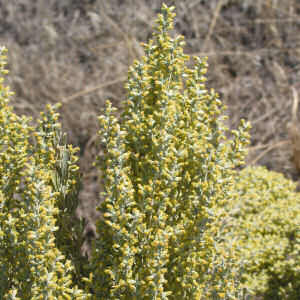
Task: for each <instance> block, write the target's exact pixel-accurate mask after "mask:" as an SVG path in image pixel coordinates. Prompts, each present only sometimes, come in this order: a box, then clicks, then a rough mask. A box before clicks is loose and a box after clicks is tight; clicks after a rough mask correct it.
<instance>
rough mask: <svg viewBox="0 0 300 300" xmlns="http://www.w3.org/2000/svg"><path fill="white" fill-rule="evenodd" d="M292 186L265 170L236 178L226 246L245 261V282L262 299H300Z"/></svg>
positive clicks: (297, 208) (297, 202)
mask: <svg viewBox="0 0 300 300" xmlns="http://www.w3.org/2000/svg"><path fill="white" fill-rule="evenodd" d="M295 187H296V185H295V183H293V182H292V181H290V180H288V179H286V178H284V177H283V175H281V174H279V173H275V172H269V171H268V170H266V169H265V168H262V167H257V168H246V169H245V170H243V171H242V172H241V173H240V174H239V176H238V177H237V178H236V181H235V184H234V185H233V187H232V195H233V197H232V199H231V200H230V202H229V206H228V210H229V212H230V215H231V217H232V219H231V220H229V226H228V230H229V232H228V234H227V235H226V236H225V242H227V243H228V244H230V245H231V247H235V248H236V250H237V251H238V255H239V256H240V257H243V258H244V260H245V261H244V263H245V274H244V275H243V281H244V282H245V285H246V286H247V287H249V288H250V289H251V290H252V293H253V294H254V295H256V296H261V297H262V298H263V299H274V300H276V299H278V300H279V299H289V300H296V299H299V295H300V219H299V216H300V194H299V193H296V192H295Z"/></svg>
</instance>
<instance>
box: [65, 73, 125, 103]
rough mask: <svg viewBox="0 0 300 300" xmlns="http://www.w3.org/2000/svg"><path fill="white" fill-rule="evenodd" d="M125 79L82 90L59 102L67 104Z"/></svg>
mask: <svg viewBox="0 0 300 300" xmlns="http://www.w3.org/2000/svg"><path fill="white" fill-rule="evenodd" d="M126 78H127V77H125V76H124V77H121V78H118V79H115V80H111V81H107V82H104V83H100V84H98V85H96V86H93V87H91V88H89V89H87V90H84V91H81V92H78V93H75V94H73V95H71V96H68V97H65V98H63V99H61V100H60V101H59V102H61V103H62V104H64V103H69V102H70V101H72V100H74V99H76V98H78V97H81V96H84V95H86V94H90V93H93V92H96V91H97V90H99V89H102V88H104V87H107V86H110V85H113V84H116V83H119V82H122V81H125V80H126Z"/></svg>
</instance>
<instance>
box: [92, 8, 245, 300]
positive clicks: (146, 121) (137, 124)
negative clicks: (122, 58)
mask: <svg viewBox="0 0 300 300" xmlns="http://www.w3.org/2000/svg"><path fill="white" fill-rule="evenodd" d="M172 11H173V8H168V7H167V6H165V5H163V8H162V14H161V15H159V18H158V20H157V25H156V26H155V33H154V34H153V38H154V40H150V41H149V43H148V44H146V45H144V51H145V56H144V57H143V58H142V59H141V61H140V62H138V61H135V62H134V64H133V66H132V67H130V69H129V73H128V83H127V84H126V89H127V91H128V93H127V98H126V100H125V101H124V102H123V109H124V112H123V114H122V120H121V122H118V120H117V119H116V117H114V115H113V113H114V111H115V110H116V109H115V108H113V107H112V106H111V104H110V102H109V101H108V102H107V103H106V108H105V110H104V114H103V115H102V116H100V118H99V123H100V126H101V131H100V134H99V140H100V142H101V145H102V147H103V150H104V154H103V155H101V156H100V157H99V158H98V164H99V165H100V167H101V171H102V174H103V179H104V184H105V193H104V194H105V200H104V201H103V203H102V204H101V206H100V208H99V209H100V211H101V212H102V216H103V219H101V220H99V221H98V223H97V230H98V234H99V238H98V239H97V240H96V243H95V246H94V251H93V266H94V268H95V272H94V276H95V293H96V298H97V299H232V298H236V297H241V296H238V291H239V289H238V283H239V281H238V278H237V277H238V276H237V273H238V269H239V267H238V265H237V263H236V261H232V260H234V259H235V258H234V257H231V254H230V253H224V251H222V249H221V248H219V243H218V240H219V235H220V230H221V223H222V218H223V216H222V214H221V210H220V207H221V206H222V205H223V204H224V201H225V199H226V195H227V191H228V184H229V183H230V182H231V181H232V176H233V171H232V170H233V168H234V167H235V166H236V165H237V164H239V163H240V162H241V161H242V159H243V156H244V152H245V151H244V147H245V145H246V144H247V143H248V133H247V129H248V128H249V124H248V123H246V122H243V121H242V123H241V127H240V128H239V130H238V131H233V134H234V136H235V138H234V139H233V141H226V135H227V132H228V129H227V128H226V126H225V125H224V120H225V117H224V116H223V115H222V113H223V111H224V106H223V104H222V102H221V101H220V100H219V98H218V94H217V93H216V92H215V91H214V90H211V91H210V92H208V91H207V90H206V88H205V85H204V82H205V77H204V74H205V73H206V68H207V63H206V59H199V58H197V57H195V67H194V69H189V68H187V67H186V66H185V62H186V61H188V59H189V57H188V55H185V54H184V53H183V49H182V47H183V45H184V41H183V37H182V36H179V37H176V38H172V37H171V36H170V35H169V31H170V30H171V29H172V27H173V24H172V21H173V17H174V15H175V14H174V13H173V12H172Z"/></svg>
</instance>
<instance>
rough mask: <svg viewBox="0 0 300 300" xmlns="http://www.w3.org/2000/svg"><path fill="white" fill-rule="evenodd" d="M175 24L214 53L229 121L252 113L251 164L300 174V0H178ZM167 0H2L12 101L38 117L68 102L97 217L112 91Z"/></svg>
mask: <svg viewBox="0 0 300 300" xmlns="http://www.w3.org/2000/svg"><path fill="white" fill-rule="evenodd" d="M164 2H165V3H166V4H168V5H175V6H176V13H177V17H176V18H175V32H176V34H182V35H184V36H185V37H186V44H187V45H186V48H185V51H186V52H187V53H188V54H190V55H198V56H200V57H203V56H208V58H209V60H208V62H209V64H210V68H209V71H208V81H207V86H208V88H215V89H216V90H217V91H218V92H219V94H220V95H221V99H222V100H223V101H224V102H225V103H226V105H227V106H228V115H229V120H228V126H229V127H230V128H234V127H237V125H238V122H239V120H240V118H246V119H247V120H250V121H251V123H252V125H253V128H252V131H251V148H250V153H249V155H248V158H247V164H259V165H265V166H267V168H268V169H271V170H275V171H279V172H282V173H284V174H285V175H286V176H287V177H288V178H292V179H294V180H298V179H299V178H300V176H299V173H298V172H299V170H300V138H299V133H298V127H299V124H300V123H299V124H298V106H297V104H298V94H299V93H300V1H299V0H202V1H201V0H177V1H164ZM161 4H162V1H159V0H124V1H122V0H109V1H107V0H52V1H48V0H37V1H35V0H9V1H8V0H0V44H1V45H4V46H6V47H7V48H8V50H9V54H8V69H9V70H10V71H11V72H10V75H9V76H8V79H7V80H8V83H9V85H10V86H11V89H12V90H13V91H14V92H15V93H16V95H15V96H14V97H13V98H12V100H11V102H12V104H13V105H14V107H15V110H16V111H17V112H18V113H19V114H26V115H32V116H33V117H34V119H35V118H36V117H37V116H38V115H39V111H41V110H44V107H45V104H47V103H56V102H62V103H63V106H62V108H61V110H60V113H61V122H62V124H63V129H64V130H65V131H66V132H67V133H68V140H69V142H70V143H72V144H74V145H76V146H80V148H81V153H80V154H81V158H80V166H81V169H82V171H83V172H84V177H83V178H84V184H83V190H82V192H81V195H80V197H81V201H82V203H81V206H80V209H79V211H78V214H79V215H83V216H85V217H87V219H88V220H90V221H91V224H90V227H89V229H88V230H89V231H90V235H91V236H92V235H93V231H94V229H93V225H92V224H93V222H94V221H95V219H96V218H97V217H98V216H97V212H96V211H95V209H94V207H95V205H97V203H98V202H99V196H98V193H99V191H100V176H99V174H98V172H97V170H96V169H95V168H94V167H92V162H93V161H94V156H95V154H97V153H98V152H99V151H100V149H99V148H98V146H97V145H96V144H95V140H96V137H97V131H98V124H97V116H98V115H99V113H100V110H101V108H102V107H103V104H104V102H105V100H106V99H110V100H111V101H112V102H113V103H114V105H116V106H118V107H121V101H122V99H124V97H125V91H124V89H123V86H124V83H125V81H126V76H127V69H128V66H129V65H130V64H131V63H132V62H133V60H134V59H139V58H140V57H141V56H142V55H143V51H142V47H141V46H140V42H146V41H147V40H148V39H149V38H150V37H151V33H152V25H153V24H154V20H155V19H156V14H157V13H158V12H159V11H160V8H161Z"/></svg>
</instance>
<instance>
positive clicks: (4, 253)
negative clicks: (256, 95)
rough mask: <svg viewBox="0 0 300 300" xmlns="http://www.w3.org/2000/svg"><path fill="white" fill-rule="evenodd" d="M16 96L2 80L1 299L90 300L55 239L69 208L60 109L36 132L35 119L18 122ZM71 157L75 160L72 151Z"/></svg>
mask: <svg viewBox="0 0 300 300" xmlns="http://www.w3.org/2000/svg"><path fill="white" fill-rule="evenodd" d="M5 52H6V49H5V48H3V47H1V48H0V72H1V76H3V75H4V74H6V73H7V71H6V70H5V69H4V66H5V63H6V62H5ZM10 94H11V93H10V92H9V89H8V87H5V86H4V83H3V78H2V77H1V83H0V257H1V260H0V298H1V299H87V298H88V297H89V295H88V294H87V293H85V292H83V291H82V290H80V289H78V288H77V286H73V284H72V276H73V274H74V273H73V270H74V267H73V266H72V262H71V261H70V260H68V259H66V256H69V255H68V251H66V253H63V252H62V251H64V248H63V247H62V248H63V249H62V251H61V250H59V249H58V247H57V245H56V243H57V240H56V239H55V236H56V231H57V230H58V229H59V227H58V226H57V225H61V224H60V223H59V222H58V223H57V220H59V217H58V216H59V208H60V206H64V203H62V204H61V203H60V201H62V200H63V196H61V194H60V192H61V191H60V190H55V189H53V187H52V184H51V182H52V181H53V178H55V176H56V175H55V169H54V166H56V164H57V157H56V156H55V153H56V150H55V147H56V146H58V144H56V142H57V139H58V138H59V137H58V135H57V129H58V127H59V124H58V123H57V122H56V121H57V117H58V114H57V113H56V112H55V109H56V107H55V106H54V107H51V106H49V107H48V108H47V113H46V114H44V115H42V118H41V120H40V121H39V125H38V126H37V127H36V128H32V127H31V126H29V122H30V119H29V118H27V117H18V116H17V115H16V114H14V113H13V111H12V108H11V107H9V106H8V102H9V96H10ZM33 135H34V136H35V140H34V141H35V142H34V143H32V139H33ZM69 153H70V154H73V150H72V148H70V149H69ZM70 162H71V164H72V162H73V160H72V159H71V160H70ZM73 184H74V185H75V184H76V183H75V181H74V182H73ZM65 187H66V188H67V187H68V184H65ZM70 189H71V188H70ZM68 193H69V192H68V190H65V194H68ZM62 213H63V212H60V214H62ZM64 213H65V212H64ZM66 222H68V218H66ZM59 244H60V243H59ZM70 247H71V246H70ZM68 258H69V257H68ZM72 258H73V257H72ZM86 281H87V282H88V279H86Z"/></svg>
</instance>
